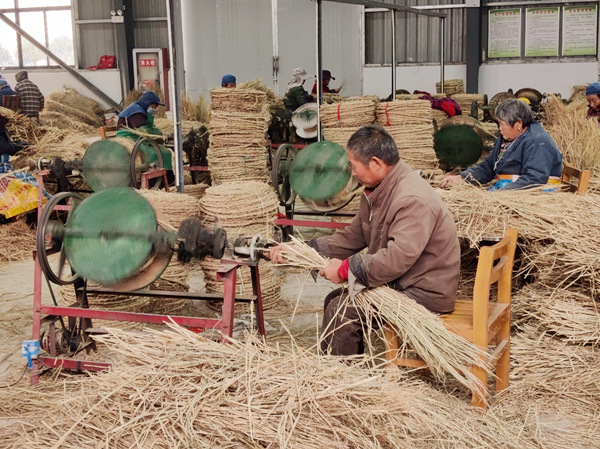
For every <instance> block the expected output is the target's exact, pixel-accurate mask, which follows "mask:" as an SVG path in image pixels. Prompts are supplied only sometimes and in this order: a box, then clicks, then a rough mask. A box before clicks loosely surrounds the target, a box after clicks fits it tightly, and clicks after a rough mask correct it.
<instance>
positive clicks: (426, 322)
mask: <svg viewBox="0 0 600 449" xmlns="http://www.w3.org/2000/svg"><path fill="white" fill-rule="evenodd" d="M284 245H285V249H284V250H283V252H282V253H281V254H282V256H283V257H284V258H285V259H286V260H287V262H286V263H285V264H284V265H287V266H294V267H302V268H306V269H308V270H313V269H316V270H322V269H323V268H325V267H326V266H327V264H328V261H327V259H325V258H324V257H322V256H321V255H320V254H318V253H317V252H316V251H315V250H314V249H313V248H311V247H309V246H308V245H307V244H305V243H304V242H302V241H300V240H298V239H296V238H294V237H292V242H291V243H286V244H284ZM349 301H350V302H351V303H352V304H353V305H354V306H356V307H358V308H359V309H360V310H361V311H363V313H364V314H365V316H366V319H365V323H364V326H366V327H367V332H365V334H368V333H370V328H369V327H370V326H371V324H370V323H377V324H378V326H377V327H378V328H380V329H381V328H382V327H383V325H384V324H388V325H390V326H393V327H394V329H395V330H396V331H397V332H398V334H399V335H400V339H401V341H402V347H401V348H400V351H399V354H398V355H399V357H406V356H407V355H408V354H409V352H410V351H413V350H414V351H415V352H416V353H417V354H418V357H420V358H421V359H423V360H424V361H425V362H426V363H427V365H428V366H429V368H430V370H431V372H432V373H433V374H434V376H435V377H436V378H437V379H439V380H443V379H444V378H445V376H446V374H448V373H449V374H450V375H451V376H453V377H454V378H455V379H456V380H458V381H459V382H460V383H461V384H462V385H464V386H466V387H467V388H468V389H469V390H475V389H477V390H480V389H481V388H482V385H481V383H480V382H479V380H478V379H477V378H476V377H475V376H474V375H473V374H472V373H471V372H470V367H471V366H472V365H476V366H479V367H481V368H484V369H486V370H488V371H489V365H488V362H487V360H488V354H487V353H486V352H485V351H484V350H482V349H481V348H479V347H477V346H475V345H474V344H472V343H469V342H468V341H466V340H465V339H464V338H462V337H460V336H458V335H456V334H454V333H453V332H450V331H449V330H447V329H446V327H445V326H444V324H443V322H442V320H441V318H440V317H439V315H436V314H435V313H433V312H431V311H429V310H427V309H426V308H425V307H423V306H421V305H420V304H417V303H416V302H415V301H414V300H412V299H410V298H409V297H407V296H406V295H404V294H403V293H401V292H398V291H396V290H393V289H391V288H389V287H386V286H381V287H377V288H372V289H366V290H363V291H361V292H359V293H357V294H356V295H355V296H354V297H353V298H352V299H350V300H349Z"/></svg>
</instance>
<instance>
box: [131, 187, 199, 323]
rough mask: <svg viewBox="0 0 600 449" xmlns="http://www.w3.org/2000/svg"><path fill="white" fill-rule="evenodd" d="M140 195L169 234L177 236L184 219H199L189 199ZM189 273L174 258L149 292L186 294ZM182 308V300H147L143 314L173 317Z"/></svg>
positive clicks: (161, 194) (153, 193)
mask: <svg viewBox="0 0 600 449" xmlns="http://www.w3.org/2000/svg"><path fill="white" fill-rule="evenodd" d="M139 193H140V195H142V196H143V197H144V198H146V199H147V200H148V202H149V203H150V204H151V205H152V208H153V209H154V211H155V212H156V216H157V220H158V222H159V224H160V225H161V226H162V227H163V228H165V229H166V230H168V231H172V232H177V229H179V226H180V225H181V222H182V221H183V220H184V219H186V218H199V217H200V203H199V202H198V200H197V199H196V198H194V197H192V196H189V195H185V194H181V193H175V192H163V191H160V190H140V191H139ZM189 272H190V266H189V264H182V263H181V262H179V261H178V260H177V256H176V255H173V257H171V261H170V262H169V265H168V266H167V268H166V269H165V271H164V272H163V273H162V274H161V275H160V277H159V278H158V279H156V280H155V281H154V282H153V283H152V284H151V285H150V288H152V289H157V290H169V291H177V292H187V291H189V285H188V283H187V281H188V276H189ZM185 304H186V300H185V299H176V298H147V304H146V306H145V308H144V312H148V313H163V314H165V313H166V314H174V313H179V312H181V311H182V310H183V308H184V307H185Z"/></svg>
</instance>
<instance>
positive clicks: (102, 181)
mask: <svg viewBox="0 0 600 449" xmlns="http://www.w3.org/2000/svg"><path fill="white" fill-rule="evenodd" d="M124 143H127V144H129V145H131V146H133V143H132V142H128V141H127V140H123V139H103V140H98V141H96V142H94V143H92V144H91V145H90V146H89V147H88V149H87V150H86V151H85V155H84V156H83V161H82V165H83V167H82V171H83V176H84V178H85V180H86V182H87V183H88V184H89V185H90V187H91V188H92V189H93V190H94V192H99V191H101V190H103V189H106V188H108V187H129V186H130V185H131V174H130V168H129V166H130V158H131V156H130V152H129V150H128V149H127V147H126V146H125V145H123V144H124Z"/></svg>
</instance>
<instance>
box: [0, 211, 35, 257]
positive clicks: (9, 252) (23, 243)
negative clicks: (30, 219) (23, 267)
mask: <svg viewBox="0 0 600 449" xmlns="http://www.w3.org/2000/svg"><path fill="white" fill-rule="evenodd" d="M34 248H35V231H33V230H32V229H30V228H29V226H27V224H26V223H25V222H23V221H21V220H17V221H13V222H11V223H6V224H2V225H0V262H2V263H7V262H18V261H21V260H28V259H31V255H32V254H33V250H34Z"/></svg>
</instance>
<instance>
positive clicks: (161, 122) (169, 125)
mask: <svg viewBox="0 0 600 449" xmlns="http://www.w3.org/2000/svg"><path fill="white" fill-rule="evenodd" d="M203 125H204V123H203V122H199V121H195V120H182V121H181V134H182V135H183V136H184V137H185V136H186V135H187V134H188V133H189V132H190V131H191V130H192V129H195V130H198V129H200V128H201V127H202V126H203ZM154 126H155V127H156V128H158V129H160V131H161V133H163V134H164V135H169V134H173V131H174V129H173V121H172V120H169V119H168V118H157V119H155V120H154Z"/></svg>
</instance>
